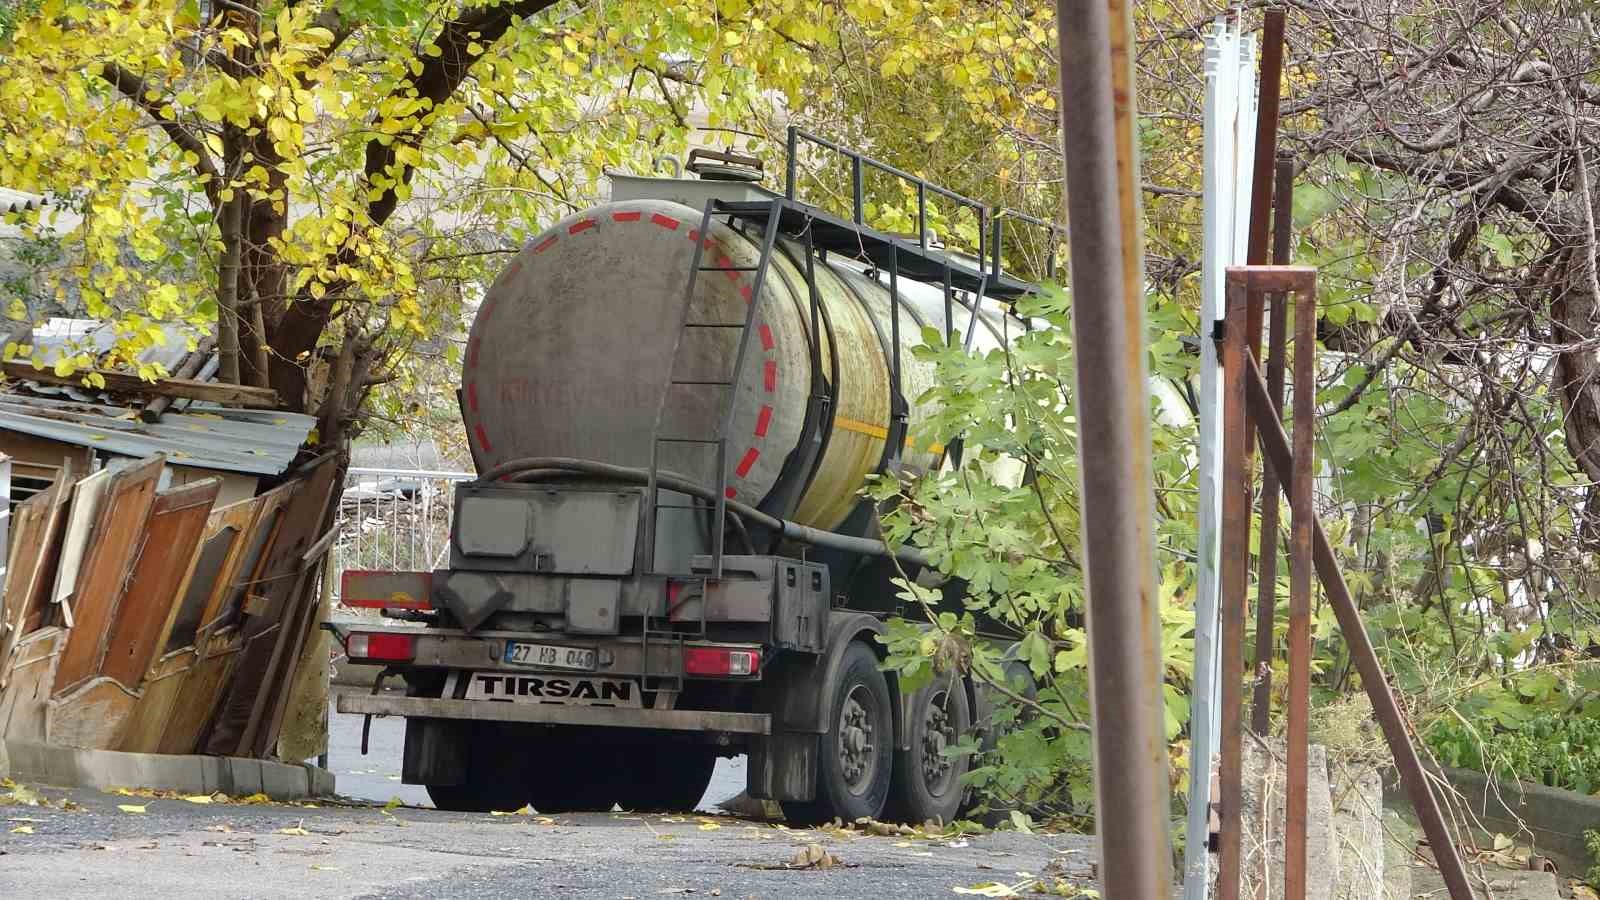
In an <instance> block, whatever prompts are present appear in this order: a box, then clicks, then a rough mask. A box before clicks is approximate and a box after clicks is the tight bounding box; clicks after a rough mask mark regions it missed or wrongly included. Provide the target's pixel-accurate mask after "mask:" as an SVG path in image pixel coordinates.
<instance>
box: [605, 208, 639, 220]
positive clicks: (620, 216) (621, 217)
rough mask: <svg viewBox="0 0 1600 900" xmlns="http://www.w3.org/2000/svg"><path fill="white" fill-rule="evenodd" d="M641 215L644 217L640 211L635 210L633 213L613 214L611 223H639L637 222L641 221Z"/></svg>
mask: <svg viewBox="0 0 1600 900" xmlns="http://www.w3.org/2000/svg"><path fill="white" fill-rule="evenodd" d="M640 215H642V214H641V213H640V212H639V211H638V210H634V211H633V212H619V213H612V214H611V221H613V222H637V221H639V216H640Z"/></svg>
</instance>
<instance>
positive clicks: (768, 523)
mask: <svg viewBox="0 0 1600 900" xmlns="http://www.w3.org/2000/svg"><path fill="white" fill-rule="evenodd" d="M552 470H555V471H562V472H581V473H583V474H585V475H593V476H595V477H598V478H604V479H607V480H610V481H621V482H626V483H629V484H649V483H650V471H649V470H648V469H635V468H632V467H629V466H617V465H612V464H611V463H603V462H596V461H594V460H590V459H575V458H571V457H565V456H530V457H525V458H523V459H513V460H510V461H509V462H503V463H501V464H500V465H498V466H495V467H494V468H492V469H490V470H489V471H487V472H485V473H483V474H482V475H480V476H479V477H478V480H479V481H481V482H489V481H501V480H504V479H506V478H508V477H511V476H521V475H524V474H528V475H533V476H534V477H536V478H538V477H548V476H549V475H550V474H552ZM656 484H657V485H659V486H660V487H663V488H666V489H667V490H669V491H677V492H678V493H680V494H688V495H689V496H691V497H698V498H700V499H701V500H705V501H707V502H710V503H715V502H716V500H717V495H716V492H715V491H713V490H711V489H710V488H707V487H703V486H701V485H699V484H696V483H695V482H693V481H690V480H689V479H687V478H684V477H682V476H679V475H674V474H672V473H669V472H659V471H658V472H657V473H656ZM727 503H728V509H729V510H732V511H733V512H735V513H737V514H738V515H739V516H741V517H742V518H744V519H745V520H746V521H749V522H754V523H756V524H758V525H762V526H764V527H766V528H769V529H771V530H773V531H776V532H778V533H779V534H782V535H783V536H784V537H786V538H788V539H789V540H792V541H799V542H800V543H802V544H811V545H813V546H816V547H827V548H829V549H832V550H842V551H844V552H846V553H860V554H863V555H865V556H892V557H894V558H896V559H899V560H901V561H902V562H907V563H910V564H912V565H917V566H931V565H932V563H931V562H929V560H928V557H927V556H926V555H924V554H923V552H922V551H920V550H917V549H915V548H913V547H901V548H900V549H898V550H896V549H895V548H893V547H890V546H889V545H888V544H885V543H884V542H883V541H875V540H873V539H872V538H863V537H852V536H851V535H847V534H836V533H835V532H832V531H823V530H822V529H820V528H812V527H810V526H807V525H801V524H799V523H798V522H791V521H789V520H787V519H780V518H778V517H776V516H771V515H768V514H766V513H764V512H762V511H761V510H759V509H756V508H755V507H754V506H751V505H749V504H747V503H740V502H739V501H737V500H728V501H727Z"/></svg>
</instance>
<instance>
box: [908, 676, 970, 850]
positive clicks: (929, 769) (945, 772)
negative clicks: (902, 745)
mask: <svg viewBox="0 0 1600 900" xmlns="http://www.w3.org/2000/svg"><path fill="white" fill-rule="evenodd" d="M902 702H905V703H910V704H911V709H910V715H908V716H907V717H906V722H907V726H908V727H909V728H910V730H911V734H910V735H909V737H910V741H911V748H910V749H908V750H896V751H895V754H894V788H893V789H892V790H891V791H890V795H889V809H890V818H892V819H898V820H900V821H903V822H907V823H914V824H920V823H922V822H926V821H928V820H930V819H937V820H938V821H939V822H940V823H943V824H949V823H950V822H953V821H955V819H956V817H957V814H958V813H959V812H960V810H961V800H962V797H963V795H964V794H965V792H966V786H965V785H963V784H962V783H961V776H963V775H965V774H967V768H968V766H969V765H970V764H971V757H969V756H966V755H962V756H959V757H951V756H946V755H945V752H944V751H945V748H946V747H951V746H954V745H955V744H956V743H957V742H959V741H960V740H961V738H962V737H963V736H965V735H966V733H967V732H968V731H969V730H970V729H971V727H972V710H971V704H970V703H968V702H967V692H966V689H965V688H964V686H963V685H962V683H961V679H960V678H958V677H956V676H954V675H947V676H945V677H943V678H941V679H939V680H938V681H936V682H934V684H933V685H932V686H930V687H927V688H924V689H922V690H919V691H917V692H916V693H914V694H912V695H911V696H909V697H905V698H903V700H902Z"/></svg>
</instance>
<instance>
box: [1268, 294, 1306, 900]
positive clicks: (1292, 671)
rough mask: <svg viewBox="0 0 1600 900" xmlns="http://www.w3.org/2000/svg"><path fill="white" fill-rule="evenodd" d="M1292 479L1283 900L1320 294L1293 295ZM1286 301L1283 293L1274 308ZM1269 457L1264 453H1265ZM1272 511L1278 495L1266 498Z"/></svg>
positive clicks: (1300, 748)
mask: <svg viewBox="0 0 1600 900" xmlns="http://www.w3.org/2000/svg"><path fill="white" fill-rule="evenodd" d="M1294 296H1295V301H1296V302H1295V308H1294V417H1293V418H1294V475H1293V481H1292V482H1291V483H1292V485H1293V487H1292V488H1291V489H1290V500H1289V506H1290V516H1291V524H1290V535H1289V653H1288V656H1289V716H1288V719H1289V723H1288V729H1287V742H1288V756H1289V760H1288V767H1287V772H1286V773H1285V787H1284V792H1285V796H1284V859H1283V888H1284V893H1283V896H1284V900H1305V896H1306V824H1307V823H1306V812H1307V810H1306V752H1307V751H1306V741H1307V727H1306V726H1307V722H1308V718H1307V717H1308V716H1309V714H1310V692H1311V576H1312V567H1313V566H1314V563H1313V561H1312V556H1311V523H1312V522H1313V521H1314V520H1315V518H1316V512H1315V511H1314V510H1313V509H1312V508H1311V459H1312V432H1313V429H1314V427H1315V424H1316V415H1317V409H1316V393H1317V381H1316V379H1317V374H1316V359H1317V295H1316V289H1315V287H1313V288H1311V289H1310V290H1304V289H1303V290H1299V291H1296V292H1295V295H1294ZM1287 299H1288V297H1287V296H1284V295H1282V294H1280V295H1279V296H1278V299H1277V300H1276V301H1275V302H1276V303H1280V304H1281V303H1283V301H1285V300H1287ZM1285 305H1287V304H1285ZM1263 455H1265V454H1263ZM1263 500H1264V501H1266V502H1270V503H1271V504H1272V505H1273V506H1276V505H1277V504H1278V497H1277V495H1276V494H1273V495H1271V496H1270V497H1263Z"/></svg>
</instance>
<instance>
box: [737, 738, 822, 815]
mask: <svg viewBox="0 0 1600 900" xmlns="http://www.w3.org/2000/svg"><path fill="white" fill-rule="evenodd" d="M817 744H818V737H817V735H815V734H810V733H805V732H799V733H797V732H791V731H780V732H774V733H773V734H771V735H768V736H766V737H759V738H756V739H755V740H752V741H751V742H750V767H749V769H748V771H747V774H746V776H745V777H746V782H745V789H746V791H747V792H748V793H749V794H750V796H752V797H756V798H758V799H762V800H779V801H789V800H795V801H801V802H805V801H810V800H812V799H814V798H815V797H816V791H817Z"/></svg>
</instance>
